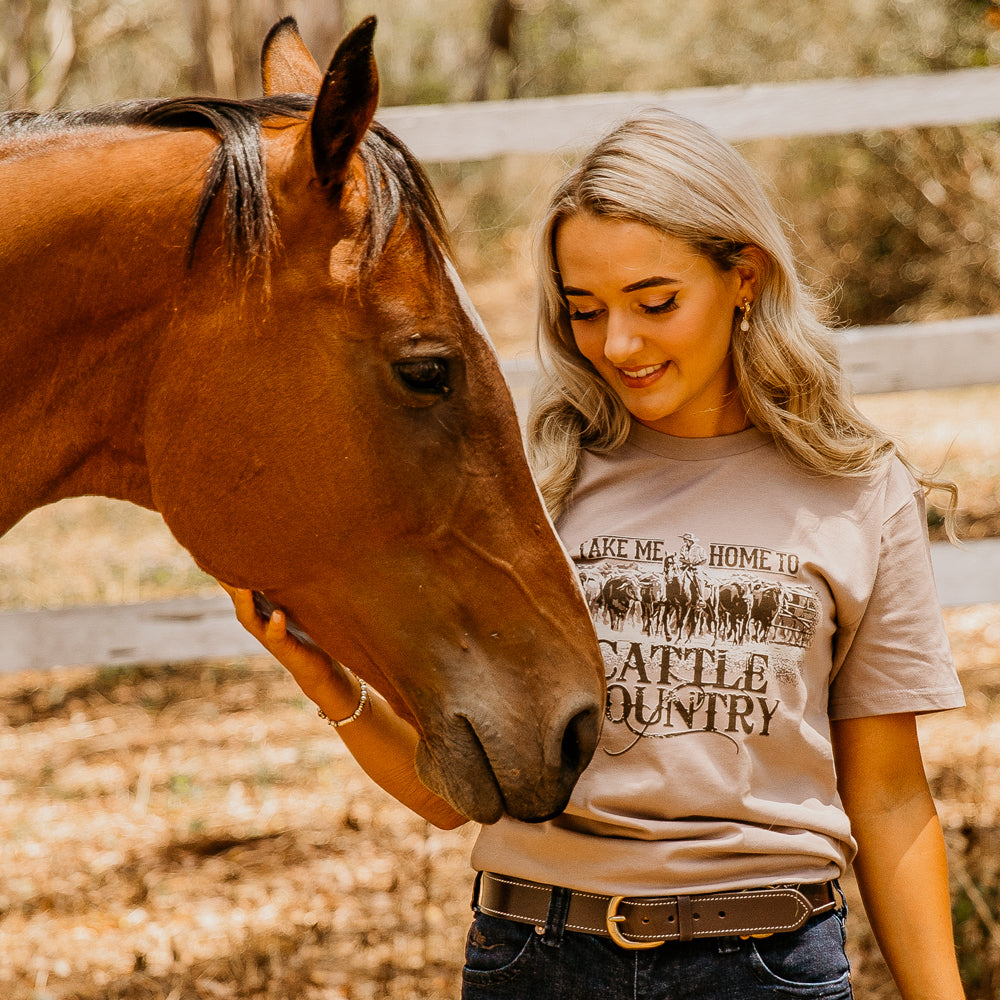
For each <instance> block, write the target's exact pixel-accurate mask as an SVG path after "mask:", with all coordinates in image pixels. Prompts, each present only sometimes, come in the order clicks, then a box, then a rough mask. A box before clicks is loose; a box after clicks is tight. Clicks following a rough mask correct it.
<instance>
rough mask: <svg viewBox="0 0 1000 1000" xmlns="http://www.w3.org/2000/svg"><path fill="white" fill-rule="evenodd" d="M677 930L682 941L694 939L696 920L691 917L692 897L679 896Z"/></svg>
mask: <svg viewBox="0 0 1000 1000" xmlns="http://www.w3.org/2000/svg"><path fill="white" fill-rule="evenodd" d="M677 930H678V931H680V935H681V936H680V938H679V940H681V941H693V940H694V920H693V919H692V918H691V897H690V896H678V897H677Z"/></svg>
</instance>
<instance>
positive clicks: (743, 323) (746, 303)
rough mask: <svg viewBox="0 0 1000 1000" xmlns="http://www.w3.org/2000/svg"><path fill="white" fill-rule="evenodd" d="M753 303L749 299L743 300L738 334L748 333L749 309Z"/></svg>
mask: <svg viewBox="0 0 1000 1000" xmlns="http://www.w3.org/2000/svg"><path fill="white" fill-rule="evenodd" d="M752 305H753V303H752V302H751V301H750V300H749V299H744V300H743V319H741V320H740V332H741V333H749V332H750V307H751V306H752Z"/></svg>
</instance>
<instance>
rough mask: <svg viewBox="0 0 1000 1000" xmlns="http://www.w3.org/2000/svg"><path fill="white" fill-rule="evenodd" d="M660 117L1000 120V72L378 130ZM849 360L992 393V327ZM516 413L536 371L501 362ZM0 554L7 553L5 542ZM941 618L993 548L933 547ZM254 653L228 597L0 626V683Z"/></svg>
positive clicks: (386, 112) (516, 144) (522, 127)
mask: <svg viewBox="0 0 1000 1000" xmlns="http://www.w3.org/2000/svg"><path fill="white" fill-rule="evenodd" d="M651 105H661V106H666V107H670V108H672V109H673V110H675V111H678V112H680V113H682V114H686V115H688V116H689V117H692V118H695V119H697V120H699V121H702V122H704V123H705V124H707V125H709V126H711V127H712V128H714V129H715V130H716V131H717V132H719V133H720V134H721V135H723V136H725V137H726V138H728V139H730V140H731V141H741V140H750V139H761V138H768V137H778V138H790V137H794V136H806V135H829V134H841V133H847V132H858V131H866V130H871V129H897V128H906V127H914V126H935V125H965V124H974V123H980V122H995V121H997V120H998V119H1000V68H984V69H970V70H961V71H955V72H949V73H935V74H925V75H914V76H901V77H887V78H872V79H860V80H816V81H808V82H800V83H794V84H766V85H756V86H750V87H714V88H697V89H691V90H678V91H670V92H666V93H659V94H597V95H580V96H574V97H557V98H546V99H540V100H524V101H512V102H506V101H500V102H482V103H476V104H466V105H447V106H433V107H414V108H386V109H383V110H382V111H381V112H380V114H379V118H380V119H381V120H382V121H383V122H384V123H385V124H386V125H387V126H388V127H390V128H391V129H393V131H395V132H396V133H397V134H399V136H400V137H401V138H402V139H403V140H404V141H405V142H406V143H407V144H408V145H409V146H410V148H411V149H412V151H413V152H414V153H415V154H416V155H417V156H418V157H419V158H420V159H422V160H424V161H429V162H430V161H436V162H446V161H456V160H477V159H485V158H489V157H493V156H500V155H504V154H511V153H553V152H565V153H567V154H570V153H572V151H573V150H575V149H577V148H579V147H582V146H586V145H587V144H589V143H590V142H591V141H592V140H593V139H595V138H596V137H597V136H598V135H600V134H601V133H602V132H603V131H605V130H606V128H607V127H608V126H609V125H610V124H611V123H613V122H614V121H616V120H619V119H621V118H623V117H625V116H626V115H628V114H629V113H631V112H633V111H635V110H638V109H641V108H643V107H648V106H651ZM843 353H844V359H845V364H846V367H847V371H848V373H849V375H850V377H851V379H852V382H853V384H854V387H855V389H856V391H857V392H858V393H876V392H891V391H901V390H907V389H938V388H947V387H953V386H954V387H957V386H968V385H975V384H1000V316H985V317H970V318H966V319H958V320H951V321H948V322H942V323H919V324H916V323H915V324H908V325H903V326H893V327H874V328H867V329H855V330H849V331H846V332H845V333H844V351H843ZM504 365H505V371H506V374H507V376H508V379H509V381H510V383H511V388H512V391H513V392H514V395H515V399H516V400H517V401H518V402H519V403H523V400H524V397H525V395H526V392H527V387H528V385H529V384H530V381H531V379H532V378H533V373H534V368H533V365H532V363H530V362H526V361H507V362H505V363H504ZM0 544H2V542H0ZM933 557H934V565H935V573H936V577H937V581H938V590H939V596H940V598H941V601H942V603H943V604H945V605H949V604H950V605H964V604H975V603H991V604H992V603H1000V539H988V540H985V541H980V542H976V543H972V544H969V545H967V546H966V547H964V548H962V549H956V548H953V547H951V546H947V545H935V546H934V547H933ZM259 651H260V647H259V646H258V645H257V643H256V642H255V641H254V640H253V639H251V638H250V637H249V636H248V635H247V634H246V633H245V632H244V631H243V629H242V628H241V627H240V626H239V625H238V624H237V623H236V621H235V619H234V618H233V614H232V608H231V605H230V603H229V600H228V598H226V597H225V596H219V597H213V598H185V599H181V600H174V601H161V602H149V603H144V604H126V605H109V606H102V607H82V608H67V609H61V610H52V611H26V612H8V613H0V673H3V672H11V671H16V670H26V669H32V670H40V669H46V668H50V667H53V666H57V665H63V666H70V665H78V664H87V665H90V664H110V665H114V664H121V665H124V664H132V663H139V662H145V663H158V662H175V663H176V662H183V661H185V660H198V659H207V658H213V657H231V656H242V655H248V654H252V653H257V652H259Z"/></svg>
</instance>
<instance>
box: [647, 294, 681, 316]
mask: <svg viewBox="0 0 1000 1000" xmlns="http://www.w3.org/2000/svg"><path fill="white" fill-rule="evenodd" d="M676 305H677V296H676V295H671V296H670V298H669V299H667V301H666V302H660V303H659V304H658V305H655V306H643V307H642V311H643V312H644V313H647V314H648V315H650V316H659V315H660V313H665V312H670V310H671V309H673V308H674V307H675V306H676Z"/></svg>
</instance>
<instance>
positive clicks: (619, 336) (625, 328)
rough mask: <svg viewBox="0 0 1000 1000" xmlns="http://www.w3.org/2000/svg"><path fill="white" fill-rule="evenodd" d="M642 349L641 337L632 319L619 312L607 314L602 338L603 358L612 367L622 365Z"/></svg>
mask: <svg viewBox="0 0 1000 1000" xmlns="http://www.w3.org/2000/svg"><path fill="white" fill-rule="evenodd" d="M641 349H642V337H641V336H640V335H639V333H638V331H637V330H636V328H635V322H634V319H633V317H631V316H629V315H628V314H627V313H624V312H622V311H619V310H615V311H612V312H609V313H608V322H607V327H606V330H605V337H604V356H605V357H606V358H607V359H608V361H610V362H611V363H612V364H613V365H623V364H624V363H625V362H626V361H628V360H629V358H631V357H634V356H635V355H636V354H637V353H638V352H639V351H640V350H641Z"/></svg>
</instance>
